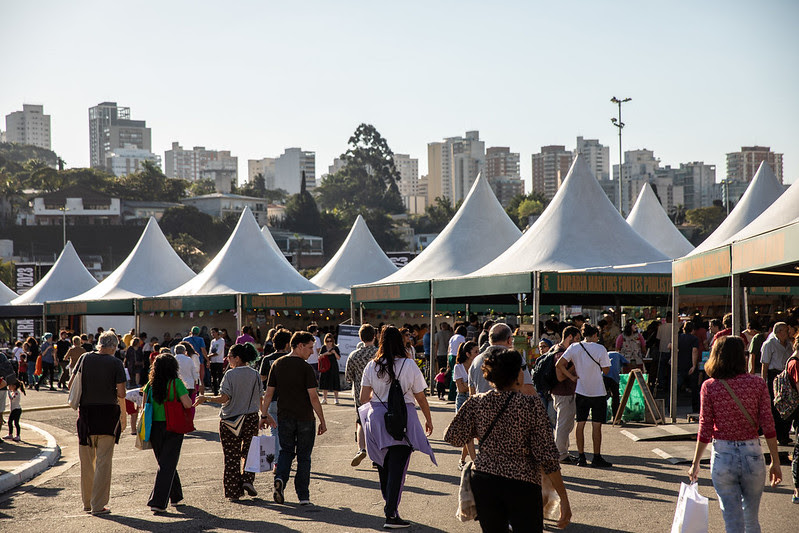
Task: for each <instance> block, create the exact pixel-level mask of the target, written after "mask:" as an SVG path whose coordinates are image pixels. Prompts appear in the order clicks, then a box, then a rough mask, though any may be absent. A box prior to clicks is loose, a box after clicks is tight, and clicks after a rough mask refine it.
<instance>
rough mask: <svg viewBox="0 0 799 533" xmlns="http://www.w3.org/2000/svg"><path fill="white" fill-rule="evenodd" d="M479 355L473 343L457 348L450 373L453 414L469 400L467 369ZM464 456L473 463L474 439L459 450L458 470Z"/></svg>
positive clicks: (464, 343) (478, 350) (469, 342)
mask: <svg viewBox="0 0 799 533" xmlns="http://www.w3.org/2000/svg"><path fill="white" fill-rule="evenodd" d="M479 353H480V348H479V347H478V346H477V343H476V342H474V341H466V342H463V343H461V345H460V346H459V347H458V356H457V359H456V360H457V364H456V365H455V369H454V370H453V372H452V379H454V380H455V386H456V387H457V388H458V396H456V397H455V412H456V413H457V412H458V411H460V410H461V406H463V404H464V403H466V400H468V399H469V367H470V366H472V361H474V358H475V357H477V355H478V354H479ZM466 454H469V457H470V458H471V460H472V461H474V439H469V440H468V441H467V442H466V445H465V446H464V447H463V449H462V450H461V460H460V462H459V463H458V469H459V470H463V467H464V466H466Z"/></svg>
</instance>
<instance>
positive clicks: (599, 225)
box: [470, 155, 671, 276]
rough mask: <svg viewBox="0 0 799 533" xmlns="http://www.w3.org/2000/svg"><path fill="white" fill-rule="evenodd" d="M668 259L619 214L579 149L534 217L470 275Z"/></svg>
mask: <svg viewBox="0 0 799 533" xmlns="http://www.w3.org/2000/svg"><path fill="white" fill-rule="evenodd" d="M670 261H671V260H670V258H669V257H667V256H666V255H664V254H663V253H662V252H660V251H658V250H656V249H655V248H654V247H653V246H652V245H651V244H649V243H648V242H647V241H646V240H644V238H643V237H641V236H640V235H639V234H638V233H636V231H635V230H634V229H633V228H632V227H630V225H629V224H628V223H627V222H626V221H625V220H624V219H623V218H622V217H621V215H620V214H619V212H618V211H616V209H615V208H614V207H613V204H611V203H610V200H609V199H608V197H607V196H606V195H605V192H604V191H603V190H602V188H601V187H600V186H599V182H597V180H596V178H595V177H594V176H593V174H591V170H590V169H589V168H588V165H587V164H586V162H585V158H583V157H582V156H580V155H578V156H577V157H576V158H575V160H574V162H573V163H572V166H571V168H570V169H569V173H568V174H567V175H566V179H565V180H564V181H563V184H562V185H561V187H560V189H558V192H557V194H555V196H554V197H553V198H552V201H551V202H550V203H549V205H548V206H547V208H546V209H545V210H544V212H543V214H542V215H541V217H540V218H539V219H538V220H537V221H536V223H535V224H533V226H532V227H531V228H530V229H528V230H527V231H526V232H525V233H524V235H522V237H521V238H520V239H519V240H518V241H516V242H515V243H514V244H513V245H512V246H511V247H510V248H508V249H507V250H506V251H505V252H504V253H503V254H501V255H500V256H499V257H497V258H496V259H494V260H493V261H491V262H490V263H488V264H487V265H486V266H484V267H483V268H481V269H479V270H476V271H474V272H473V273H471V275H470V276H493V275H497V274H507V273H512V272H534V271H554V272H557V271H563V270H582V269H590V270H591V271H593V272H612V271H619V272H634V273H669V272H671V262H670Z"/></svg>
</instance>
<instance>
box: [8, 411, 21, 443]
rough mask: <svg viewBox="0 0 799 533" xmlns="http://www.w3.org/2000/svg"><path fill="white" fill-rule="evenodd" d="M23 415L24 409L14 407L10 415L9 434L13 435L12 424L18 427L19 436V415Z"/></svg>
mask: <svg viewBox="0 0 799 533" xmlns="http://www.w3.org/2000/svg"><path fill="white" fill-rule="evenodd" d="M20 416H22V409H12V410H11V412H10V413H9V415H8V434H9V435H11V424H14V425H15V426H16V427H17V437H19V417H20Z"/></svg>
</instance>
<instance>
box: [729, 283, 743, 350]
mask: <svg viewBox="0 0 799 533" xmlns="http://www.w3.org/2000/svg"><path fill="white" fill-rule="evenodd" d="M731 295H732V334H733V335H740V334H741V330H742V328H741V275H740V274H733V275H732V291H731Z"/></svg>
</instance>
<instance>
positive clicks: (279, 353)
mask: <svg viewBox="0 0 799 533" xmlns="http://www.w3.org/2000/svg"><path fill="white" fill-rule="evenodd" d="M290 341H291V333H290V332H289V330H287V329H279V330H278V331H277V332H276V333H275V335H274V336H273V337H272V344H273V345H274V347H275V349H276V351H274V352H272V353H271V354H269V355H267V356H266V357H264V358H263V359H261V368H260V370H259V374H261V381H263V384H264V390H266V381H267V380H268V379H269V371H270V370H271V369H272V364H273V363H274V362H275V361H277V360H278V359H280V358H281V357H283V356H284V355H288V353H289V351H290V350H289V342H290ZM267 412H268V413H269V416H271V417H272V418H273V419H274V420H277V392H275V395H274V397H272V401H271V402H270V403H269V408H268V411H267ZM271 431H272V436H273V437H275V455H276V456H278V457H279V456H280V455H279V454H280V435H279V434H278V431H277V428H271Z"/></svg>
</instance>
